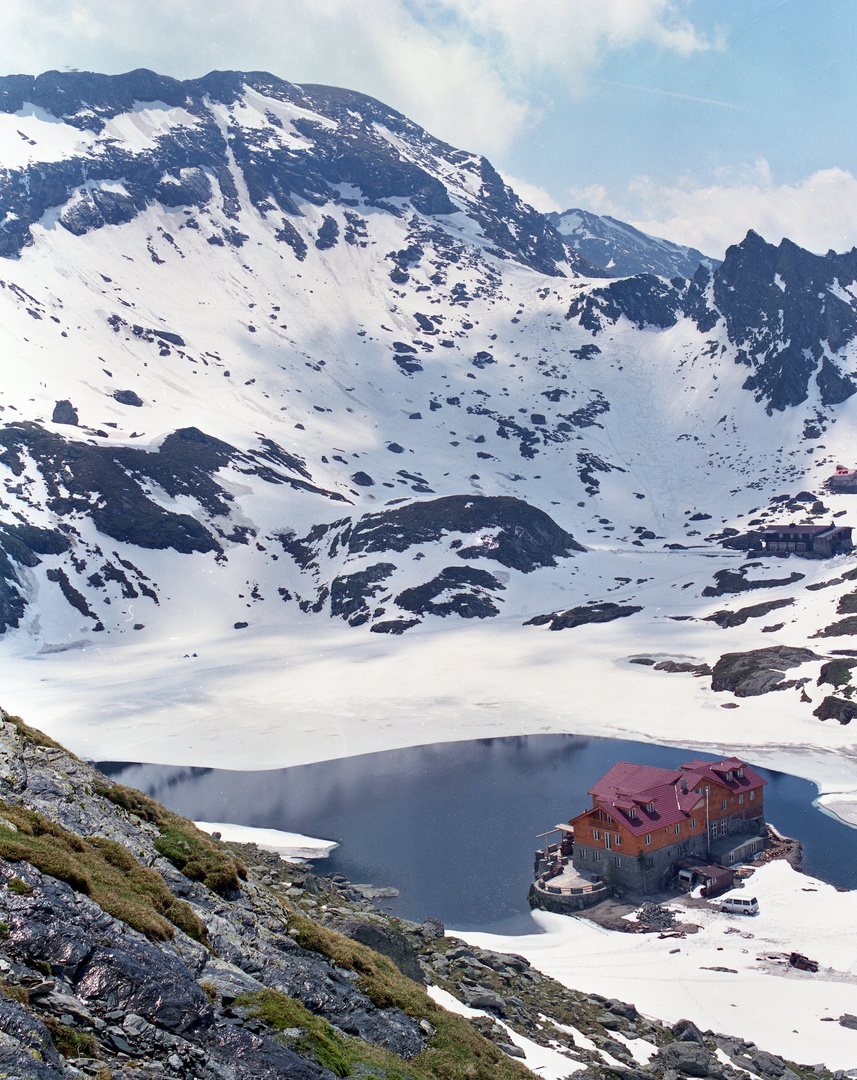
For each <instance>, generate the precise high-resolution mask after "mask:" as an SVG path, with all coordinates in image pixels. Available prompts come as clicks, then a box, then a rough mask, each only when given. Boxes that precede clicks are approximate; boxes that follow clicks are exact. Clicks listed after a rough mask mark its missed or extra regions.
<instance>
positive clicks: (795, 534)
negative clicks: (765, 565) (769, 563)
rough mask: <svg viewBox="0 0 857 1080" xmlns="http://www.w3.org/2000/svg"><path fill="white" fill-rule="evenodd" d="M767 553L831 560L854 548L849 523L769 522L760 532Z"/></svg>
mask: <svg viewBox="0 0 857 1080" xmlns="http://www.w3.org/2000/svg"><path fill="white" fill-rule="evenodd" d="M761 540H762V544H763V545H764V549H765V552H766V553H769V554H772V555H806V556H815V557H817V558H822V559H829V558H832V557H833V556H834V555H843V554H846V553H847V552H849V551H851V550H852V549H853V544H852V542H851V528H850V526H848V525H839V526H837V525H834V524H833V523H832V522H831V524H830V525H768V526H767V527H766V528H764V529H763V530H762V532H761Z"/></svg>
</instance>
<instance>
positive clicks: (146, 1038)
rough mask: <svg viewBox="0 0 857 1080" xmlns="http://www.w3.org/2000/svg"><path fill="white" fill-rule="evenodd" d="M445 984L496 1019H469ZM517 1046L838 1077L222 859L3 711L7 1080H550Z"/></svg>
mask: <svg viewBox="0 0 857 1080" xmlns="http://www.w3.org/2000/svg"><path fill="white" fill-rule="evenodd" d="M427 984H434V985H436V986H439V987H442V988H443V989H445V990H447V991H449V992H450V993H452V994H453V995H455V996H456V997H457V998H459V999H460V1000H461V1001H462V1002H464V1003H465V1004H467V1005H469V1006H470V1007H471V1008H475V1009H479V1010H480V1011H481V1015H480V1016H479V1017H476V1018H474V1019H472V1020H467V1019H465V1018H464V1017H462V1016H459V1015H454V1014H452V1013H450V1012H447V1011H446V1010H444V1009H442V1008H441V1007H440V1006H439V1005H437V1004H436V1003H435V1002H434V1001H433V1000H432V998H431V997H430V996H429V995H428V993H427V991H426V985H427ZM516 1033H517V1034H519V1035H524V1036H526V1037H527V1038H528V1039H530V1040H533V1041H535V1042H537V1043H541V1044H543V1045H549V1046H551V1047H553V1048H554V1049H555V1050H558V1051H560V1052H562V1053H563V1054H565V1055H566V1056H567V1057H568V1072H569V1074H571V1073H578V1074H580V1073H583V1074H585V1075H586V1076H588V1077H592V1078H593V1080H602V1078H604V1080H608V1078H610V1077H624V1078H625V1080H651V1078H655V1077H670V1078H672V1077H678V1076H693V1077H712V1078H714V1080H732V1078H735V1080H738V1077H739V1076H742V1075H746V1072H745V1071H744V1070H748V1071H750V1072H752V1073H754V1074H755V1075H757V1076H760V1077H762V1078H763V1080H768V1078H772V1080H773V1078H777V1080H798V1078H799V1077H800V1078H808V1077H810V1076H818V1077H829V1076H830V1075H831V1074H830V1073H829V1072H828V1071H827V1070H825V1069H824V1068H823V1067H821V1066H815V1067H807V1066H797V1065H794V1064H793V1063H790V1062H786V1061H784V1060H782V1059H781V1058H779V1057H776V1056H775V1055H774V1054H771V1053H768V1052H766V1051H763V1050H760V1049H759V1048H758V1047H756V1046H755V1045H753V1044H748V1043H746V1042H744V1041H743V1040H740V1039H734V1038H730V1037H728V1036H725V1035H719V1034H714V1033H712V1032H705V1033H703V1032H700V1031H699V1029H698V1028H697V1027H696V1026H695V1025H694V1024H693V1023H692V1022H691V1021H689V1020H682V1021H679V1022H678V1023H677V1024H676V1025H674V1026H673V1027H672V1028H668V1027H666V1026H664V1025H662V1024H660V1023H658V1022H655V1021H651V1020H648V1019H646V1018H644V1017H643V1016H641V1015H640V1014H639V1013H638V1012H637V1010H636V1009H635V1007H634V1006H633V1005H629V1004H625V1003H622V1002H619V1001H608V1000H605V999H604V998H601V997H598V996H596V995H589V996H587V995H584V994H580V993H577V992H574V991H571V990H568V989H566V988H565V987H563V986H561V985H560V984H558V983H556V982H554V981H553V980H551V979H549V978H547V977H545V976H543V975H541V974H540V973H539V972H537V971H536V970H534V969H533V968H531V967H530V965H529V964H528V963H527V961H526V960H524V959H523V958H522V957H518V956H514V955H504V954H499V953H493V952H487V951H484V950H480V949H477V948H472V947H469V946H467V945H465V944H464V943H463V942H461V941H458V940H456V939H453V938H449V937H446V936H445V935H444V930H443V927H442V926H441V924H440V923H438V922H436V921H435V920H432V919H429V920H427V921H426V923H424V924H423V925H421V926H420V925H418V924H415V923H410V922H406V921H404V920H401V919H395V918H392V917H390V916H388V915H385V914H383V913H381V912H380V911H378V910H377V908H376V907H375V906H374V905H373V904H372V903H371V900H368V899H366V897H365V896H364V893H363V892H361V891H360V889H359V888H357V887H355V886H353V885H350V884H349V883H348V882H347V881H345V880H344V879H342V878H341V877H339V876H337V875H334V876H333V877H331V878H322V877H318V876H316V875H315V874H313V873H310V872H309V871H308V870H307V868H306V867H305V866H299V865H296V864H290V863H286V862H284V861H282V860H281V859H280V858H279V857H278V856H276V855H273V854H270V853H266V852H263V851H260V850H259V849H258V848H256V847H255V846H253V845H251V846H244V847H241V848H239V847H237V846H230V845H226V844H222V843H220V842H219V841H217V840H214V839H212V838H210V837H208V836H207V835H206V834H204V833H201V832H199V831H198V830H196V829H195V828H194V826H193V825H192V824H191V823H190V822H188V821H186V820H184V819H182V818H179V817H178V816H176V815H174V814H171V813H170V812H169V811H167V810H165V809H164V807H162V806H160V805H159V804H158V803H155V802H154V801H153V800H151V799H149V798H148V797H147V796H145V795H143V794H142V793H140V792H137V791H133V790H132V789H129V788H125V787H123V786H121V785H118V784H114V783H113V782H112V781H110V780H109V779H107V778H106V777H105V776H104V775H103V774H101V773H99V772H98V771H97V770H96V769H94V768H93V767H91V766H90V765H88V764H86V763H84V762H82V761H80V760H79V759H77V758H76V757H74V755H72V754H69V753H68V752H67V751H65V750H64V749H63V748H62V747H60V746H58V745H57V744H56V743H54V742H53V741H52V740H51V739H49V738H47V737H46V736H44V735H42V734H41V733H40V732H37V731H34V730H33V729H31V728H28V727H27V726H26V725H24V724H23V723H22V722H21V721H20V720H19V719H18V718H17V717H12V716H9V715H8V714H6V713H5V712H2V711H0V1076H3V1077H15V1078H16V1080H30V1078H32V1080H49V1078H50V1080H53V1078H57V1080H58V1078H60V1077H62V1078H65V1080H70V1078H72V1077H82V1076H93V1077H97V1078H98V1080H110V1078H112V1080H119V1078H123V1080H132V1078H133V1080H143V1078H161V1077H165V1078H166V1077H169V1078H190V1077H199V1078H212V1080H245V1078H247V1080H249V1078H251V1077H252V1078H254V1080H265V1078H273V1077H289V1078H307V1080H310V1078H313V1080H315V1078H319V1080H320V1078H330V1077H333V1076H340V1077H346V1076H359V1077H378V1078H389V1080H394V1078H395V1080H421V1078H425V1077H443V1078H445V1077H449V1078H450V1080H458V1078H467V1080H480V1078H483V1077H484V1078H486V1080H488V1078H489V1077H490V1078H491V1080H505V1078H509V1080H513V1078H516V1077H521V1078H523V1077H527V1076H532V1075H533V1074H532V1073H530V1072H529V1071H528V1070H527V1069H526V1068H525V1067H524V1065H523V1064H522V1063H521V1062H520V1061H519V1060H518V1059H519V1058H520V1057H522V1056H523V1052H522V1051H521V1050H520V1049H519V1048H518V1047H517V1046H515V1037H516ZM634 1039H642V1040H645V1041H646V1042H647V1043H649V1044H650V1047H651V1050H652V1052H653V1056H652V1057H651V1059H650V1061H649V1062H648V1064H645V1065H643V1064H641V1063H640V1061H639V1060H637V1059H636V1058H635V1057H634V1056H633V1054H632V1053H631V1049H630V1046H629V1043H630V1040H634ZM637 1045H639V1044H637ZM727 1062H729V1064H727Z"/></svg>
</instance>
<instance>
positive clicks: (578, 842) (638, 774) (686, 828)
mask: <svg viewBox="0 0 857 1080" xmlns="http://www.w3.org/2000/svg"><path fill="white" fill-rule="evenodd" d="M764 785H765V781H764V780H763V779H762V778H761V777H760V776H759V775H758V773H756V772H755V771H754V770H753V769H751V768H750V767H749V766H748V765H747V764H746V762H743V761H740V760H739V759H738V758H724V759H722V760H721V761H716V762H707V761H696V760H694V761H689V762H686V763H685V764H683V765H682V766H680V767H679V768H678V769H660V768H655V767H652V766H647V765H633V764H631V763H629V762H618V763H617V764H616V765H614V766H613V768H612V769H611V770H610V771H609V772H608V773H607V774H606V775H605V776H603V777H602V778H601V780H599V781H598V783H597V784H596V785H595V786H594V787H593V788H592V789H590V792H589V794H590V795H591V796H592V807H591V808H590V809H588V810H585V811H584V812H583V813H582V814H579V815H578V816H577V817H575V818H573V819H572V820H571V821H570V822H569V824H570V825H571V826H572V827H573V829H574V857H573V861H574V866H575V868H577V869H579V870H582V871H587V872H589V873H595V874H597V875H599V876H603V877H605V879H608V880H611V881H612V882H613V883H615V884H620V885H625V886H626V887H628V888H632V889H635V890H637V891H642V892H647V891H651V890H652V889H657V888H661V887H663V885H664V883H665V880H667V879H668V878H669V877H670V876H671V875H672V871H673V864H674V863H675V862H676V860H677V859H680V858H683V857H685V856H688V855H696V856H699V857H701V858H706V857H708V856H709V855H710V852H711V846H712V844H714V843H715V842H716V841H718V840H720V839H721V838H724V837H732V836H736V837H737V836H740V835H745V834H746V835H759V834H761V833H762V831H763V830H764V805H763V802H764V796H763V789H764Z"/></svg>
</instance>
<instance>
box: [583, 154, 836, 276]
mask: <svg viewBox="0 0 857 1080" xmlns="http://www.w3.org/2000/svg"><path fill="white" fill-rule="evenodd" d="M719 179H720V181H721V182H719V183H715V184H712V185H707V186H699V185H695V184H693V182H692V181H690V180H686V181H684V182H681V183H678V184H675V185H672V186H669V185H660V184H655V183H654V182H652V181H651V180H649V179H647V178H645V177H641V178H639V179H637V180H635V181H634V182H633V183H632V184H631V185H630V189H629V196H630V199H629V204H633V203H635V204H636V206H637V209H636V212H635V213H633V214H629V213H628V212H627V211H626V212H625V213H623V212H622V209H621V207H620V206H617V205H615V204H613V203H608V201H607V200H606V199H604V198H602V199H601V201H600V206H598V207H595V209H596V210H597V212H599V213H611V214H613V215H614V216H616V217H620V218H621V217H624V218H625V220H630V221H631V222H632V223H633V224H634V225H636V226H637V228H640V229H643V230H644V231H645V232H648V233H653V234H655V235H658V236H665V237H667V238H668V239H670V240H674V241H676V242H677V243H681V244H690V245H692V246H693V247H697V248H699V249H700V251H703V252H705V253H706V254H707V255H715V256H722V255H723V253H724V251H725V249H726V248H727V247H728V246H729V245H730V244H734V243H738V242H739V241H740V240H742V239H743V237H744V236H745V234H746V233H747V230H748V229H754V230H755V231H756V232H757V233H759V234H760V235H761V236H763V237H764V238H765V239H766V240H767V241H769V242H770V243H773V244H778V243H779V242H780V240H782V239H783V237H788V238H789V239H790V240H793V241H794V242H795V243H796V244H799V245H800V246H801V247H805V248H808V249H809V250H810V251H815V252H818V253H820V254H823V253H824V252H826V251H827V250H829V249H830V248H833V249H834V250H835V251H844V250H848V249H850V248H851V247H853V246H854V245H855V244H857V178H855V177H854V176H853V175H852V174H851V173H850V172H848V171H846V170H844V169H839V168H832V169H821V170H819V171H818V172H815V173H813V174H812V175H811V176H809V177H807V178H806V179H805V180H802V181H800V182H799V183H795V184H776V183H775V182H774V179H773V177H772V175H771V170H770V167H769V165H768V163H767V161H765V160H764V159H760V160H758V161H757V162H756V163H755V164H754V165H753V166H747V167H745V169H744V170H742V171H741V172H739V173H738V175H728V176H723V177H721V178H719ZM580 194H581V195H583V194H584V193H580ZM593 194H595V195H596V196H597V189H595V190H594V191H593ZM596 201H597V200H596ZM587 205H591V204H587Z"/></svg>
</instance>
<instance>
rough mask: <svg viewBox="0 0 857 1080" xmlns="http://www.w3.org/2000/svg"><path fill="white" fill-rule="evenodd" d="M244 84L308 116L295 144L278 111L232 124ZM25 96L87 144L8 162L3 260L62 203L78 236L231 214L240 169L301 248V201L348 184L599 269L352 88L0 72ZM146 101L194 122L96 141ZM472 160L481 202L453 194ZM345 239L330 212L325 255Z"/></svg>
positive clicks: (320, 241)
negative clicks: (469, 216)
mask: <svg viewBox="0 0 857 1080" xmlns="http://www.w3.org/2000/svg"><path fill="white" fill-rule="evenodd" d="M248 92H249V93H251V94H257V95H263V96H264V97H266V98H268V99H269V100H270V102H271V105H272V106H275V105H276V103H277V102H284V103H289V104H293V105H296V106H298V107H299V109H300V110H302V112H303V116H301V117H299V118H296V119H294V120H292V121H291V127H292V129H293V131H294V133H295V134H296V135H297V136H298V138H299V140H300V142H299V144H298V145H295V144H294V143H293V142H292V139H291V138H290V137H289V136H288V135H286V134H285V132H284V124H283V121H282V119H281V118H280V117H278V116H277V115H276V113H275V111H273V109H269V110H268V123H267V127H266V128H265V129H264V130H261V131H257V130H256V129H254V128H247V127H243V126H241V124H240V123H233V122H231V120H232V118H231V115H230V112H229V110H230V109H231V107H232V106H235V105H236V104H237V103H238V102H240V100H241V98H242V97H243V95H244V94H246V93H248ZM25 102H26V103H30V104H32V105H35V106H37V107H39V108H42V109H45V110H46V111H47V112H48V113H50V114H51V115H52V116H54V117H56V118H57V119H58V120H62V121H63V122H64V123H65V124H69V125H71V126H73V127H76V128H78V129H79V130H80V131H81V132H82V133H83V136H84V137H83V138H82V139H81V143H82V145H83V146H84V147H87V148H86V149H84V150H82V151H80V152H79V153H78V154H76V155H73V156H71V157H69V158H66V159H62V160H57V161H49V162H40V163H39V164H38V166H33V167H32V168H29V167H23V168H16V169H10V170H8V172H7V173H6V175H5V176H4V178H3V180H2V181H0V201H2V203H3V205H4V206H7V207H8V209H9V210H10V213H9V214H8V216H7V218H6V220H5V221H4V222H3V224H2V226H0V255H6V256H10V255H15V254H17V253H18V252H20V250H21V248H22V247H23V246H25V245H27V244H29V243H31V242H32V237H31V233H30V226H31V225H32V224H33V223H34V222H36V221H38V220H39V219H40V218H41V217H42V215H43V214H44V213H45V211H46V210H48V209H51V208H59V209H60V215H59V220H60V223H61V225H62V226H63V227H64V228H66V229H68V230H69V232H71V233H74V234H75V235H82V234H84V233H86V232H88V231H90V230H91V229H98V228H103V227H104V226H105V225H115V224H121V223H123V222H128V221H131V220H133V219H134V218H135V217H136V216H137V215H138V214H139V213H140V212H141V211H142V210H143V209H144V208H145V207H146V206H147V205H149V204H150V203H154V202H160V203H161V204H163V205H164V206H167V207H176V206H188V207H197V208H201V207H204V206H206V205H207V204H209V203H210V202H213V201H218V200H219V201H220V202H221V203H222V205H223V207H224V209H225V211H226V213H227V216H232V217H235V216H236V212H235V211H236V208H237V206H238V202H237V199H238V192H237V189H236V183H235V179H234V177H233V175H232V172H231V169H232V167H233V164H234V166H235V167H237V168H238V169H239V170H240V172H241V178H242V180H243V182H244V183H245V184H246V185H247V189H248V192H249V196H250V199H251V201H252V203H253V205H254V206H255V207H256V209H257V210H258V212H259V213H261V214H263V215H272V216H274V217H275V218H278V219H280V220H281V221H282V232H283V240H284V241H286V242H289V241H291V243H292V244H294V243H295V241H298V242H299V243H301V244H303V246H304V251H305V249H306V246H305V242H304V241H302V239H301V238H300V237H299V236H297V233H295V232H294V228H293V227H292V229H291V235H290V230H289V226H290V222H289V217H293V216H299V215H300V213H301V212H300V210H299V208H298V207H299V204H300V203H301V202H304V201H307V200H308V201H310V202H312V203H314V204H315V205H321V206H323V205H325V204H326V203H328V202H338V201H339V199H340V197H341V196H340V191H341V188H342V187H343V186H344V187H345V188H348V187H349V186H350V187H352V188H357V189H359V190H361V191H362V192H363V194H364V195H365V196H366V198H367V199H368V201H369V203H370V205H372V206H375V207H379V208H383V209H385V210H392V211H393V212H395V213H396V214H397V216H398V215H399V214H401V209H400V208H399V207H397V206H396V205H395V203H394V202H393V201H391V200H405V201H406V202H407V203H409V204H410V206H411V207H412V208H413V209H414V210H417V211H418V212H420V213H422V214H425V215H431V216H435V215H436V216H440V217H443V216H445V215H449V214H454V213H456V212H457V211H458V210H461V209H466V210H470V211H471V212H472V213H473V216H474V217H475V219H476V221H477V223H478V225H479V226H480V227H481V229H482V231H483V234H484V237H485V239H486V241H488V242H489V243H490V244H492V245H493V246H494V247H495V248H496V249H498V250H501V251H503V252H504V253H505V254H507V255H509V256H511V257H512V258H515V259H517V260H518V261H520V262H522V263H524V264H525V265H528V266H531V267H532V268H533V269H536V270H539V271H541V272H543V273H547V274H561V273H562V270H561V269H560V266H561V265H562V266H567V265H569V264H575V265H578V266H580V267H581V268H586V269H591V268H590V267H589V264H588V263H586V262H585V261H584V260H583V259H581V258H580V257H579V256H578V255H577V254H576V253H575V252H574V251H573V250H571V249H570V248H567V247H566V246H565V244H564V243H563V241H562V239H561V238H560V236H559V235H558V233H556V232H555V231H554V229H553V228H552V226H551V225H550V224H549V223H548V222H547V220H546V219H545V218H544V217H542V215H541V214H537V213H536V212H535V211H534V210H533V209H532V208H531V207H529V206H527V205H526V204H525V203H522V202H521V200H520V199H519V198H518V197H517V195H515V194H514V192H513V191H512V190H511V189H510V188H509V187H507V186H506V185H505V184H504V183H503V181H502V180H501V178H500V176H499V175H498V173H497V172H496V171H495V170H494V169H493V168H492V166H491V165H490V164H489V162H488V161H486V160H485V158H478V157H475V156H474V155H472V154H466V153H465V152H464V151H461V150H455V149H453V147H451V146H448V145H447V144H445V143H442V142H440V141H439V140H437V139H434V138H432V137H431V136H430V135H429V134H428V133H427V132H426V131H424V130H423V129H422V128H420V127H418V126H417V125H416V124H414V123H413V122H412V121H410V120H408V119H407V118H406V117H405V116H402V114H401V113H397V112H395V111H394V110H393V109H389V108H387V107H386V106H384V105H382V104H381V103H380V102H379V101H376V100H375V99H374V98H370V97H366V96H365V95H363V94H358V93H355V92H353V91H349V90H342V89H338V88H336V87H329V86H318V85H314V86H295V85H294V84H293V83H288V82H284V81H283V80H282V79H278V78H276V77H275V76H273V75H269V74H266V73H265V72H234V71H232V72H229V71H214V72H211V73H210V74H208V75H206V76H204V77H203V78H201V79H192V80H188V81H186V82H180V81H178V80H176V79H170V78H167V77H164V76H160V75H156V74H155V73H154V72H151V71H146V70H143V69H141V70H138V71H132V72H128V73H127V74H124V75H115V76H108V75H96V74H92V73H90V72H57V71H50V72H47V73H45V74H43V75H39V76H37V77H35V78H33V77H32V76H26V75H13V76H7V77H4V78H2V79H0V111H3V112H10V113H14V112H17V111H18V110H19V109H21V108H23V106H24V103H25ZM139 102H150V103H151V102H163V103H165V104H166V105H168V106H172V107H174V108H177V109H181V110H183V115H184V117H185V124H184V125H183V126H182V127H180V128H179V129H178V130H168V131H166V132H163V133H160V134H158V135H157V136H156V137H155V138H154V139H153V145H152V146H150V147H146V148H143V149H141V148H139V147H135V148H133V149H132V148H131V147H128V146H122V145H115V144H112V145H111V144H110V143H109V142H107V144H105V142H104V141H103V140H102V141H101V142H99V141H98V139H97V136H99V135H100V133H101V132H103V131H104V128H105V125H106V124H107V123H108V122H109V121H110V120H111V119H112V118H113V117H115V116H117V115H119V114H120V113H124V112H129V111H132V110H133V108H134V106H135V103H139ZM224 115H226V117H227V120H226V124H225V127H224V125H223V117H224ZM189 132H192V133H193V134H192V137H191V138H188V137H187V136H188V133H189ZM87 136H88V138H87ZM306 145H311V146H312V149H313V152H312V153H311V154H308V153H305V152H303V151H304V148H305V147H306ZM400 146H401V147H402V149H400V148H399V147H400ZM405 148H406V149H405ZM462 165H466V166H467V169H468V171H470V172H471V173H473V174H474V179H473V184H474V187H475V189H476V190H479V191H480V195H479V197H478V198H476V197H474V196H473V194H472V190H468V188H467V187H465V186H464V185H462V186H461V187H460V188H458V187H453V188H450V187H448V186H447V184H445V183H444V182H443V180H442V179H441V176H447V177H448V176H449V175H450V174H452V173H453V172H454V170H455V169H456V168H458V167H461V166H462ZM212 179H214V180H215V183H216V186H215V184H213V183H212ZM345 239H346V240H347V241H349V237H348V236H346V237H345ZM245 240H246V236H243V234H241V233H240V232H238V231H237V230H233V232H232V233H228V234H225V235H224V238H223V240H222V241H221V243H223V242H226V243H229V244H232V245H234V246H240V245H241V244H242V243H244V241H245ZM337 242H339V228H338V226H337V224H336V222H335V221H334V219H333V218H330V217H328V218H326V219H325V221H324V223H323V225H322V227H321V229H320V231H319V235H318V237H317V239H316V242H315V243H316V247H318V248H319V249H320V250H324V249H326V248H330V247H333V246H334V245H336V243H337ZM349 242H350V241H349ZM401 272H402V271H400V273H401Z"/></svg>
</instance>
